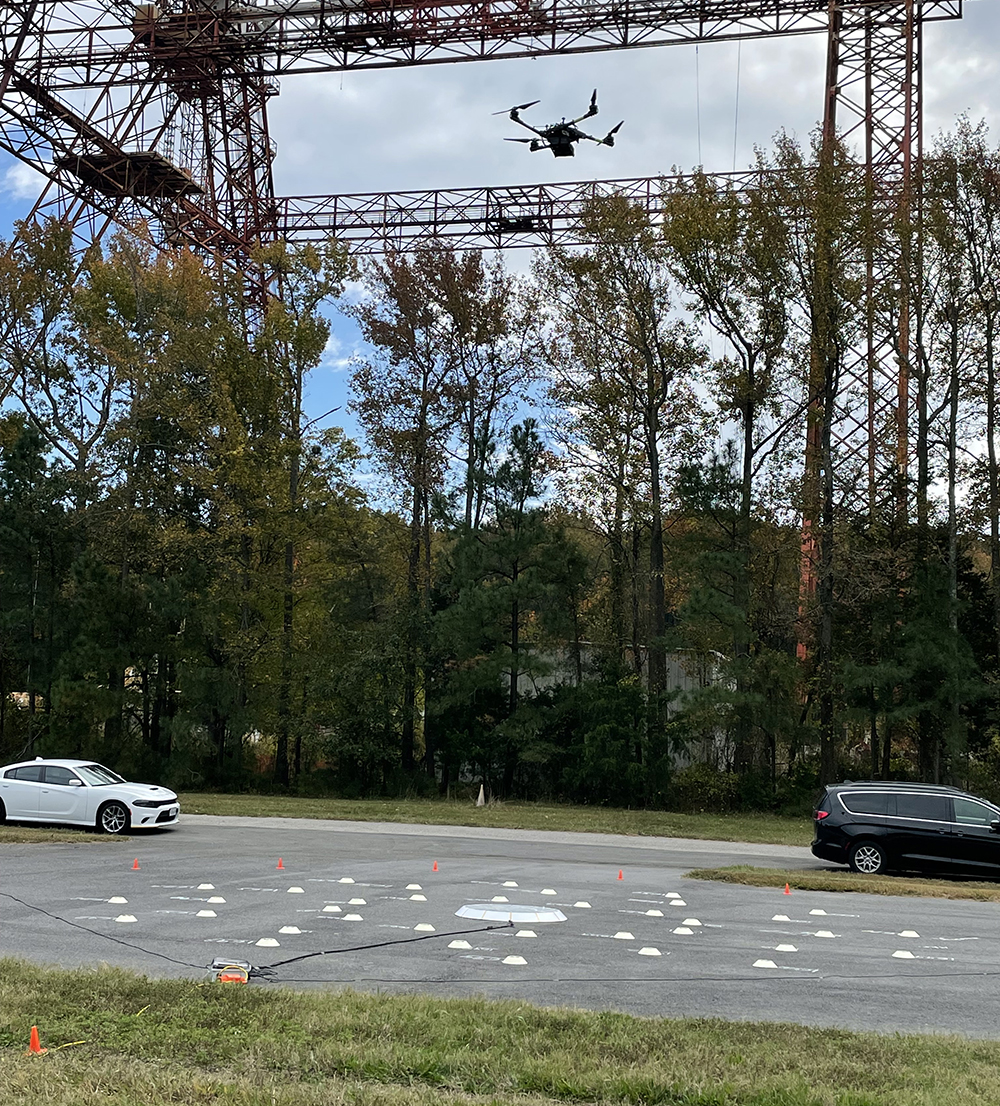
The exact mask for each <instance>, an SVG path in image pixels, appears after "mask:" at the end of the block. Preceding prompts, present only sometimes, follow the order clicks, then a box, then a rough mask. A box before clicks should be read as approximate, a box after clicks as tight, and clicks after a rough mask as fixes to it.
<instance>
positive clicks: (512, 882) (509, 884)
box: [504, 879, 517, 887]
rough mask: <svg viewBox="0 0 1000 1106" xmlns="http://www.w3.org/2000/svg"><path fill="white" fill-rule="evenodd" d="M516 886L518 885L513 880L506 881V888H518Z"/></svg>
mask: <svg viewBox="0 0 1000 1106" xmlns="http://www.w3.org/2000/svg"><path fill="white" fill-rule="evenodd" d="M516 886H517V884H516V883H515V882H514V881H513V880H512V879H508V880H504V887H516Z"/></svg>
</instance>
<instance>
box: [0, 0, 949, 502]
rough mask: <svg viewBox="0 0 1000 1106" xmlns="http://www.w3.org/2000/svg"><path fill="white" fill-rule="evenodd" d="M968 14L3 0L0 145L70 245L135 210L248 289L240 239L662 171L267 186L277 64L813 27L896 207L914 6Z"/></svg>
mask: <svg viewBox="0 0 1000 1106" xmlns="http://www.w3.org/2000/svg"><path fill="white" fill-rule="evenodd" d="M961 15H962V0H476V2H452V3H446V2H440V0H161V2H160V3H159V4H150V3H144V4H138V5H136V4H133V3H129V2H126V0H75V2H74V0H59V2H57V0H19V2H14V3H6V4H4V5H3V7H2V9H0V66H2V69H0V149H3V150H5V151H6V152H8V153H9V154H12V155H13V156H14V157H16V158H18V159H19V160H20V161H22V162H24V163H26V164H28V165H30V166H31V167H32V168H34V169H36V170H37V171H38V173H39V174H40V175H41V176H42V177H43V178H45V179H46V182H47V183H46V185H45V189H44V191H43V193H42V195H41V196H40V198H39V200H38V202H37V203H36V204H35V207H34V210H33V212H32V215H33V216H34V217H44V216H46V215H53V216H56V217H58V218H59V219H61V220H63V221H66V222H68V223H70V224H71V225H72V226H73V227H74V228H75V230H76V233H77V235H78V238H79V239H80V240H81V242H82V243H86V242H88V241H91V240H94V239H96V238H99V237H100V236H101V235H102V234H103V233H104V232H105V231H106V230H107V228H108V227H109V226H114V225H116V224H117V225H122V226H126V227H134V226H136V225H137V224H140V223H141V224H142V225H144V226H145V227H146V228H147V229H148V233H149V234H150V236H151V239H152V241H153V242H154V244H156V245H158V246H161V247H170V246H177V245H189V246H192V247H194V248H196V249H198V250H200V251H203V252H206V253H208V254H209V255H211V256H213V257H216V258H219V259H221V260H222V261H223V262H225V263H229V264H232V265H234V266H236V267H237V268H238V269H239V270H240V271H241V272H242V273H244V274H245V275H246V277H247V279H248V282H249V287H250V291H251V297H250V298H251V300H252V299H254V297H256V299H257V302H258V303H259V305H260V306H261V308H262V307H263V304H264V302H265V300H266V296H267V287H266V275H264V274H262V273H261V272H260V271H259V270H258V268H257V267H256V265H255V262H254V257H255V255H256V251H257V250H258V249H259V247H260V246H261V245H263V244H266V243H268V242H271V241H275V240H280V239H288V240H293V241H294V240H299V241H302V240H309V239H318V238H324V237H329V236H331V235H335V236H337V237H338V238H340V239H341V240H343V241H345V242H347V243H348V244H349V245H351V246H352V248H354V249H355V250H357V251H360V252H373V251H379V250H385V249H388V248H408V247H412V246H415V245H418V244H420V243H421V242H425V241H428V240H432V239H433V240H436V241H446V242H450V243H452V244H454V245H456V246H458V247H461V248H472V247H481V248H511V247H518V246H538V245H544V244H547V243H551V242H559V243H563V244H572V243H575V242H578V241H579V236H580V223H581V216H582V213H583V211H584V208H585V206H586V204H587V202H588V201H589V200H590V199H592V198H593V197H594V196H595V195H603V194H608V193H610V192H620V193H624V194H625V195H627V196H629V197H630V198H632V199H633V200H634V201H636V202H639V203H641V204H642V205H643V206H644V207H645V209H646V210H647V211H649V212H650V214H651V215H655V214H656V212H657V209H658V204H659V201H660V197H661V196H662V194H663V191H664V187H665V178H662V177H650V178H640V179H630V180H618V181H615V180H609V181H598V182H575V183H566V184H547V185H527V186H522V187H504V188H480V189H459V190H436V191H413V192H385V193H377V194H365V195H348V196H295V197H276V196H275V194H274V182H273V176H272V163H273V159H274V156H275V146H274V144H273V142H272V141H271V138H270V134H269V131H268V124H267V105H268V101H269V100H270V98H271V97H273V96H275V95H277V94H278V92H279V86H278V80H279V78H281V77H284V76H292V75H294V74H297V73H317V72H337V71H343V70H349V69H373V68H392V67H398V66H416V65H433V64H445V63H456V62H471V61H479V62H483V61H486V60H492V59H501V58H523V57H545V56H550V55H561V54H573V53H585V52H593V51H604V50H620V49H633V48H648V47H653V46H666V45H670V44H676V43H704V42H711V41H716V40H735V39H753V38H775V37H785V36H791V35H801V34H822V35H825V36H826V41H827V66H826V80H825V96H824V103H823V105H822V116H823V126H824V133H825V134H826V135H828V136H832V135H833V133H834V132H835V131H837V132H839V133H840V134H841V136H842V137H844V138H845V139H846V140H848V141H850V142H853V143H854V144H855V145H856V146H858V147H859V148H860V149H861V151H862V158H863V162H864V166H865V173H866V179H867V183H868V188H869V193H870V196H871V198H872V202H873V203H874V204H876V205H878V206H879V207H880V208H882V209H883V210H888V211H890V212H892V213H894V214H895V215H897V216H898V217H900V218H902V219H904V220H905V219H907V218H908V217H909V215H910V213H911V211H912V210H913V206H914V204H915V203H918V202H919V172H918V167H919V163H920V154H921V144H922V135H921V114H922V110H921V109H922V103H921V100H922V97H921V87H922V41H923V25H924V23H926V22H928V21H932V20H949V19H958V18H960V17H961ZM817 106H818V107H819V105H817ZM750 179H751V175H750V174H725V175H722V176H720V178H719V180H720V183H722V184H727V185H730V186H734V187H736V188H740V187H742V185H743V184H744V183H746V182H748V181H749V180H750ZM868 269H869V272H868V280H869V290H870V295H869V299H870V302H871V305H872V306H871V307H870V309H869V313H868V314H869V321H868V327H867V333H866V335H864V336H863V337H862V339H861V340H860V341H859V342H857V343H856V344H855V348H853V349H851V350H849V351H847V352H846V354H845V357H844V359H843V365H842V371H841V379H840V383H839V391H838V419H837V425H836V430H835V436H836V439H837V444H838V449H839V450H840V453H841V455H842V456H844V457H850V458H853V459H854V460H855V461H856V462H858V463H857V464H856V465H855V466H854V467H855V470H856V471H859V472H860V471H864V472H865V473H866V474H867V495H868V498H869V501H870V503H871V504H872V505H874V503H875V499H876V498H877V496H878V495H879V491H878V489H879V487H880V486H881V484H882V482H883V481H882V477H883V475H884V472H885V469H886V458H887V456H888V458H889V461H890V465H894V466H895V469H896V471H897V474H898V471H899V470H900V469H901V468H902V469H905V465H906V458H907V453H908V444H907V442H908V433H907V427H908V423H909V418H910V398H909V383H908V381H909V358H910V348H909V347H910V338H909V320H910V316H911V314H912V309H911V307H910V305H909V300H908V295H907V278H906V275H905V272H906V270H907V264H906V259H905V258H904V259H903V260H902V263H901V259H900V250H899V248H898V246H894V245H892V244H891V243H889V244H886V246H885V248H884V249H876V250H873V251H872V253H871V256H870V258H869V261H868ZM887 283H888V284H889V285H895V286H896V287H897V288H899V289H900V292H899V297H898V298H897V307H896V310H894V311H893V312H892V313H891V314H892V315H893V318H892V319H891V320H884V319H883V320H880V319H879V318H878V317H877V316H876V312H875V309H874V302H875V298H876V297H875V291H874V290H875V288H876V287H879V288H884V287H886V285H887ZM890 329H891V330H892V333H890V332H889V331H890ZM812 448H813V451H814V452H815V449H816V448H817V446H816V443H815V442H814V443H813V445H812ZM810 463H812V464H816V463H817V462H816V461H815V460H813V461H812V462H810V461H809V459H808V455H807V467H808V465H809V464H810ZM858 493H859V494H860V493H861V489H860V488H859V489H858ZM807 521H808V520H807Z"/></svg>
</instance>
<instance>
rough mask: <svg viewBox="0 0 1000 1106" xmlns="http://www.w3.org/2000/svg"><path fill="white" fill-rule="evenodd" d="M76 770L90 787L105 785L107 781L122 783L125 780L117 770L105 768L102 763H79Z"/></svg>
mask: <svg viewBox="0 0 1000 1106" xmlns="http://www.w3.org/2000/svg"><path fill="white" fill-rule="evenodd" d="M76 771H77V772H79V774H80V775H81V776H83V778H84V779H85V780H86V781H87V783H89V784H90V786H91V787H105V786H107V785H108V784H109V783H124V782H125V781H124V780H123V779H122V777H121V776H119V775H118V773H117V772H112V771H111V769H110V768H105V767H104V765H103V764H79V765H77V767H76Z"/></svg>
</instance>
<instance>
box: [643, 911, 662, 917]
mask: <svg viewBox="0 0 1000 1106" xmlns="http://www.w3.org/2000/svg"><path fill="white" fill-rule="evenodd" d="M637 913H638V912H637ZM645 913H646V915H647V916H648V917H650V918H662V917H663V911H662V910H647V911H645Z"/></svg>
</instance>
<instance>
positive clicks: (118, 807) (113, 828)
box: [97, 803, 131, 833]
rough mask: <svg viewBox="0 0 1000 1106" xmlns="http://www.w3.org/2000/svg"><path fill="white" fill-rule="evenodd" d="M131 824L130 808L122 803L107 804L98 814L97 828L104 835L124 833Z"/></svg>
mask: <svg viewBox="0 0 1000 1106" xmlns="http://www.w3.org/2000/svg"><path fill="white" fill-rule="evenodd" d="M130 822H131V819H130V818H129V813H128V807H127V806H125V805H124V804H122V803H105V804H104V806H102V807H101V809H100V810H99V811H98V812H97V828H98V829H99V830H100V831H101V832H103V833H124V832H125V831H126V830H127V829H128V828H129V825H130Z"/></svg>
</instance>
